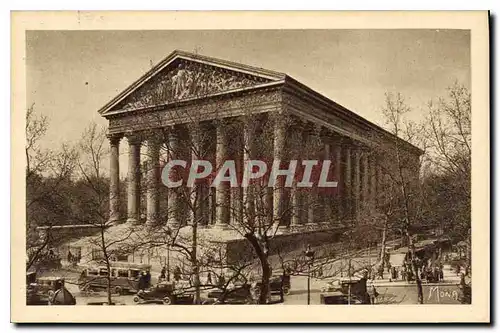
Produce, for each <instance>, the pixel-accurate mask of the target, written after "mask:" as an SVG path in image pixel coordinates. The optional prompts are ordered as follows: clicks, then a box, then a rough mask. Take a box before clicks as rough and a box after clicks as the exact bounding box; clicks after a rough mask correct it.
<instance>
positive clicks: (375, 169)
mask: <svg viewBox="0 0 500 333" xmlns="http://www.w3.org/2000/svg"><path fill="white" fill-rule="evenodd" d="M224 124H225V123H224V122H217V123H211V126H212V127H210V128H211V129H212V134H211V135H212V138H213V142H215V145H214V146H215V147H214V149H213V150H212V151H211V154H212V155H210V156H211V157H213V159H214V162H215V166H214V170H217V169H218V168H219V167H220V166H221V165H222V164H223V163H224V161H225V160H226V159H228V157H229V156H231V157H232V158H233V159H235V160H236V165H237V169H238V170H240V171H241V170H242V166H243V165H244V162H245V161H247V160H250V159H253V156H252V152H253V151H254V149H255V147H254V145H253V140H252V138H253V137H254V136H255V135H256V134H255V133H254V130H252V129H249V128H246V127H245V128H244V129H243V131H241V132H239V133H238V135H237V138H236V136H235V134H234V133H233V134H232V135H231V136H229V135H228V133H227V132H226V131H224V126H225V125H224ZM186 128H188V127H183V131H179V127H178V126H176V127H170V128H168V129H167V130H165V129H160V130H152V131H146V132H143V133H139V132H133V133H122V134H110V135H108V138H109V143H110V146H111V154H110V215H109V216H110V222H113V223H118V222H121V221H124V220H127V222H131V223H140V220H141V216H140V205H141V191H143V190H145V192H146V193H145V198H146V200H145V201H146V202H145V204H146V216H145V217H146V218H145V220H146V224H147V225H151V226H153V225H158V224H162V223H165V222H166V223H167V224H168V225H170V226H172V227H178V226H182V225H185V224H189V223H192V222H193V220H195V219H196V220H197V221H198V222H199V223H200V224H204V225H208V226H212V227H215V228H221V229H226V228H228V227H229V226H230V224H231V223H238V222H239V223H241V222H243V220H246V221H247V222H248V221H250V222H251V223H253V222H252V221H253V220H255V219H256V217H257V215H258V212H256V209H257V207H256V206H257V203H256V201H255V200H256V198H255V197H254V196H255V193H252V192H251V190H246V189H244V188H241V187H239V188H231V187H230V186H229V184H228V182H221V183H220V184H219V185H218V186H217V188H210V187H209V186H208V185H207V184H204V183H201V184H198V183H197V184H195V188H196V189H195V190H194V191H193V193H198V195H199V198H202V199H203V200H198V203H197V204H198V205H199V206H198V207H195V208H193V207H191V208H190V206H189V205H186V204H185V201H186V199H185V196H184V197H183V196H182V193H181V192H180V190H179V189H168V200H167V204H168V209H167V212H168V216H167V217H165V216H160V213H159V208H160V207H159V188H160V186H163V185H162V184H161V169H160V168H161V166H160V148H161V146H162V145H164V144H165V143H167V146H168V151H169V158H172V159H181V158H187V159H193V160H194V159H203V158H205V159H206V156H208V155H205V156H200V155H203V154H200V153H199V152H200V151H201V150H202V147H198V146H196V145H197V144H198V143H197V139H196V138H195V136H196V135H198V134H196V133H186ZM208 128H209V127H207V130H209V129H208ZM188 132H189V131H188ZM158 133H166V135H165V136H166V137H168V139H167V140H165V136H164V135H159V134H158ZM287 133H288V132H287V128H286V127H285V126H284V125H283V124H281V123H279V122H276V124H275V125H274V131H273V135H272V137H273V155H274V156H273V158H274V159H280V160H282V159H283V158H284V156H283V152H285V151H286V150H285V146H286V144H287ZM214 136H215V137H214ZM188 137H189V138H190V139H186V138H188ZM123 138H125V139H126V140H127V143H128V173H127V216H126V217H124V216H120V209H119V208H120V202H121V200H122V199H123V198H120V188H119V187H120V181H119V174H120V167H119V150H120V149H119V147H120V142H121V140H122V139H123ZM186 140H189V141H190V142H191V143H193V142H194V143H195V146H196V147H195V148H196V149H193V148H192V147H191V148H189V147H188V149H187V150H186V147H183V146H185V145H184V143H185V142H186ZM162 141H167V142H162ZM143 143H146V144H145V147H146V150H147V153H146V156H147V162H146V165H147V166H148V170H146V172H143V171H144V170H143V171H141V167H143V165H142V164H141V149H142V147H143ZM322 144H323V158H324V159H325V160H331V161H332V164H331V170H330V172H332V173H333V175H334V176H333V178H334V179H335V180H336V181H338V188H337V189H336V191H334V192H333V193H332V192H326V193H324V194H323V193H321V191H319V190H316V189H314V188H313V189H311V191H309V192H304V191H301V190H300V189H298V187H297V181H296V180H294V182H293V184H292V186H291V187H289V188H285V187H284V186H283V181H278V182H277V183H276V186H275V188H274V189H273V188H271V189H270V190H269V194H268V198H269V200H265V203H266V204H267V205H268V208H270V209H271V210H272V214H270V216H269V219H273V221H274V223H275V224H277V225H278V226H279V228H280V229H282V230H283V231H285V230H290V229H304V228H306V229H307V228H315V227H318V226H325V227H327V226H328V225H331V224H332V223H335V222H339V221H342V220H353V219H356V218H358V217H359V214H360V213H361V212H362V210H363V209H364V208H366V207H369V206H370V205H375V204H376V203H377V200H378V199H377V193H378V192H377V191H378V190H379V187H380V186H381V181H382V172H381V171H382V170H381V168H380V165H379V163H378V158H377V156H375V155H374V154H373V153H372V152H371V151H370V150H369V149H367V148H366V147H364V146H361V145H360V144H358V143H356V142H354V141H352V140H334V139H325V140H324V141H323V143H322ZM200 145H203V144H202V143H200ZM203 149H204V148H203ZM143 175H145V176H146V178H147V179H146V182H145V183H146V186H142V187H145V188H141V183H142V182H141V177H142V176H143ZM278 180H279V178H278ZM191 203H192V201H191Z"/></svg>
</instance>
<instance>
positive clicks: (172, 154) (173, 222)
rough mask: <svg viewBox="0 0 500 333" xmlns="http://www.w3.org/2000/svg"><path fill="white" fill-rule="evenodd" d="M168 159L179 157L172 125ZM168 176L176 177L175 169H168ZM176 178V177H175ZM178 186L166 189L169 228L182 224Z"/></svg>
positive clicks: (178, 148)
mask: <svg viewBox="0 0 500 333" xmlns="http://www.w3.org/2000/svg"><path fill="white" fill-rule="evenodd" d="M168 149H169V155H168V160H169V161H171V160H175V159H178V158H179V151H180V145H179V136H178V133H177V132H176V129H175V128H174V127H172V128H171V129H170V131H169V133H168ZM170 172H171V173H170V175H169V176H170V177H173V178H175V177H177V175H176V172H175V169H174V170H171V171H170ZM175 180H177V179H175ZM179 190H180V188H169V189H168V209H167V210H168V222H167V225H168V226H169V227H171V228H178V227H179V226H181V224H182V218H181V213H182V212H181V207H180V206H181V195H180V194H179V193H178V191H179Z"/></svg>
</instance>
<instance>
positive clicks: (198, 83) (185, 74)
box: [115, 61, 269, 110]
mask: <svg viewBox="0 0 500 333" xmlns="http://www.w3.org/2000/svg"><path fill="white" fill-rule="evenodd" d="M173 66H174V69H172V66H169V67H167V68H166V69H164V70H163V71H162V72H160V73H158V74H156V75H155V76H154V77H152V78H151V79H149V80H148V81H147V82H146V83H144V84H143V85H142V86H140V87H139V88H138V89H137V90H136V91H134V92H132V93H131V94H130V95H129V96H127V97H126V98H125V99H124V100H123V101H122V102H120V103H119V104H118V105H117V106H116V107H115V109H118V110H135V109H140V108H145V107H150V106H156V105H161V104H166V103H171V102H177V101H182V100H186V99H190V98H199V97H203V96H207V95H211V94H215V93H219V92H224V91H229V90H233V89H239V88H245V87H251V86H255V85H259V84H262V83H266V82H269V79H265V78H261V77H257V76H253V75H249V74H245V73H239V72H236V71H231V70H226V69H224V68H219V67H215V66H209V65H204V64H199V63H195V62H190V61H179V62H178V63H177V64H174V65H173Z"/></svg>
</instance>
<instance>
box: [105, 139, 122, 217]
mask: <svg viewBox="0 0 500 333" xmlns="http://www.w3.org/2000/svg"><path fill="white" fill-rule="evenodd" d="M108 139H109V145H110V158H109V162H110V163H109V223H110V224H115V223H119V222H120V220H121V216H120V160H119V157H120V140H121V139H122V135H121V134H120V135H116V134H110V135H108Z"/></svg>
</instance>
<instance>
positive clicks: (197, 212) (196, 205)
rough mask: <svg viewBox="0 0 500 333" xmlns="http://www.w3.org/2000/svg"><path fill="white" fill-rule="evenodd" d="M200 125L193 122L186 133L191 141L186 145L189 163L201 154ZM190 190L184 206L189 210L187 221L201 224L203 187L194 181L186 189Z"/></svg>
mask: <svg viewBox="0 0 500 333" xmlns="http://www.w3.org/2000/svg"><path fill="white" fill-rule="evenodd" d="M200 131H201V127H200V125H199V124H193V125H192V126H191V127H190V133H189V134H188V137H189V140H190V142H191V146H190V147H187V148H189V150H190V156H189V158H190V159H191V163H193V161H195V160H200V159H201V158H202V156H203V152H202V151H203V146H202V142H201V140H202V134H201V132H200ZM188 190H189V191H190V193H189V194H190V195H189V200H190V202H189V204H187V205H186V208H187V209H188V210H189V212H188V213H189V214H188V221H187V223H188V224H189V225H193V224H194V223H195V222H197V225H200V224H203V223H200V222H201V217H202V211H201V209H202V201H203V200H204V199H203V188H202V185H201V184H200V183H199V182H195V183H194V184H193V187H192V188H189V189H188Z"/></svg>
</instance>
